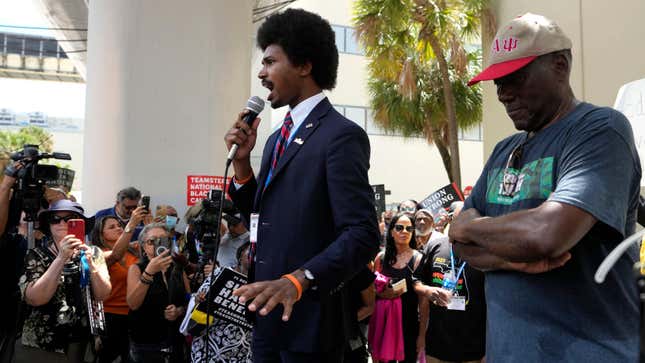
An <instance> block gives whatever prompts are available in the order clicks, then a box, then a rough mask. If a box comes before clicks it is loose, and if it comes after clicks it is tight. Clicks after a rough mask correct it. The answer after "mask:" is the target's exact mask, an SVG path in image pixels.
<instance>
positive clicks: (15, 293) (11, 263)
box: [0, 162, 26, 363]
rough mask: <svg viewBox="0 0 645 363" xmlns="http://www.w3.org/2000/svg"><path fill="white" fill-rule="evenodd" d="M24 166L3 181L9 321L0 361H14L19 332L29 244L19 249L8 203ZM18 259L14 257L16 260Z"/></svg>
mask: <svg viewBox="0 0 645 363" xmlns="http://www.w3.org/2000/svg"><path fill="white" fill-rule="evenodd" d="M20 168H22V164H19V163H18V162H16V163H14V165H13V168H11V167H10V168H8V170H9V171H8V172H7V173H6V175H5V177H4V178H3V179H2V181H1V182H0V256H2V257H3V260H2V261H1V263H0V266H1V267H0V271H1V273H2V276H3V278H2V279H0V281H1V282H0V284H1V285H0V294H2V296H6V297H8V299H2V303H1V304H2V305H0V306H2V311H3V313H4V314H5V316H6V317H7V318H4V319H2V320H0V321H1V322H0V362H3V363H4V362H11V361H12V359H13V351H14V343H15V339H16V333H17V328H18V327H17V319H16V318H12V317H17V315H18V305H19V301H20V295H19V290H18V275H19V274H20V272H19V270H21V268H22V267H21V263H22V256H24V254H25V251H26V244H25V245H24V246H19V244H18V242H17V240H16V239H15V237H16V234H15V233H11V234H10V233H9V232H10V231H9V229H10V226H9V225H8V222H9V209H10V206H9V202H10V200H11V190H12V187H13V185H14V183H15V182H16V178H15V176H14V175H13V174H14V173H15V172H17V171H18V170H19V169H20ZM14 256H15V257H14Z"/></svg>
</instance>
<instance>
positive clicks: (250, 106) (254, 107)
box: [226, 96, 264, 164]
mask: <svg viewBox="0 0 645 363" xmlns="http://www.w3.org/2000/svg"><path fill="white" fill-rule="evenodd" d="M245 109H246V110H249V112H248V113H247V114H246V115H245V116H244V118H243V119H242V120H243V121H244V122H246V124H247V125H249V126H251V124H253V120H255V118H256V117H258V114H260V112H262V110H263V109H264V100H262V99H261V98H260V97H258V96H253V97H251V98H249V100H248V101H246V107H245ZM238 148H239V146H238V145H237V144H233V147H231V150H230V151H229V152H228V156H227V157H226V163H227V164H228V163H230V162H231V161H233V158H235V154H236V153H237V149H238Z"/></svg>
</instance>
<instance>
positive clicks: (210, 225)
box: [192, 189, 232, 261]
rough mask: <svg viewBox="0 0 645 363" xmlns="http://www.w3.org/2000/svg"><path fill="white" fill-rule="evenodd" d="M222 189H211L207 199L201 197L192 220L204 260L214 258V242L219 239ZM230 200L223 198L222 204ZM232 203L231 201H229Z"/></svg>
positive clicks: (217, 241)
mask: <svg viewBox="0 0 645 363" xmlns="http://www.w3.org/2000/svg"><path fill="white" fill-rule="evenodd" d="M222 193H223V191H222V190H219V189H211V191H210V192H209V193H208V198H207V199H202V202H201V203H202V209H201V211H200V212H199V214H197V217H195V219H194V220H193V222H192V225H193V230H194V232H195V238H196V239H197V240H198V241H199V243H200V245H201V250H202V256H201V257H203V259H204V260H205V261H209V260H214V257H215V256H213V253H214V249H215V244H216V243H219V239H220V237H221V236H220V235H219V234H220V222H221V219H222V218H221V217H222V216H221V214H220V213H221V211H223V209H224V206H223V205H222V199H223V198H222ZM226 202H228V203H230V201H227V200H224V204H226ZM231 204H232V203H231Z"/></svg>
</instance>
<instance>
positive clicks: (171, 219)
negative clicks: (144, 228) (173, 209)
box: [166, 216, 178, 231]
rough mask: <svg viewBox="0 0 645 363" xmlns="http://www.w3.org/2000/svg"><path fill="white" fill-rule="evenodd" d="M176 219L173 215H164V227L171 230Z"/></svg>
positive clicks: (175, 223)
mask: <svg viewBox="0 0 645 363" xmlns="http://www.w3.org/2000/svg"><path fill="white" fill-rule="evenodd" d="M177 219H178V218H177V217H175V216H166V228H168V230H171V231H172V230H174V229H175V226H176V225H177Z"/></svg>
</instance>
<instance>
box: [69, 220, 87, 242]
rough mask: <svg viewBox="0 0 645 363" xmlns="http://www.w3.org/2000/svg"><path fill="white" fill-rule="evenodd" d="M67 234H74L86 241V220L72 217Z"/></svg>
mask: <svg viewBox="0 0 645 363" xmlns="http://www.w3.org/2000/svg"><path fill="white" fill-rule="evenodd" d="M67 234H73V235H74V236H76V238H78V239H80V240H81V241H83V243H85V221H84V220H82V219H70V220H69V221H68V222H67Z"/></svg>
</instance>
